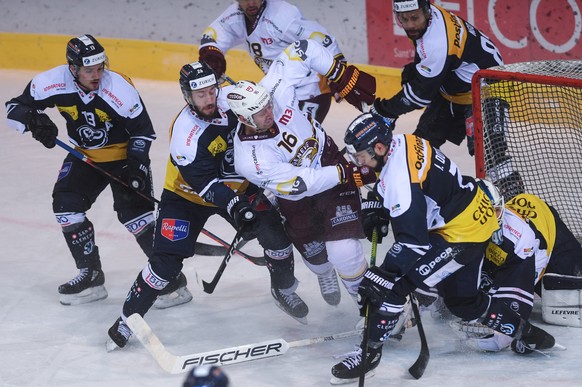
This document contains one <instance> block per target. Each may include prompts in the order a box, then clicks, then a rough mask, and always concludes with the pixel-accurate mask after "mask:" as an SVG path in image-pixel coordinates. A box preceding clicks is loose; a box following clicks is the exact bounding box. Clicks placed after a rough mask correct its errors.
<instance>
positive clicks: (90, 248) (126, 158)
mask: <svg viewBox="0 0 582 387" xmlns="http://www.w3.org/2000/svg"><path fill="white" fill-rule="evenodd" d="M66 57H67V62H68V64H66V65H61V66H58V67H55V68H53V69H51V70H48V71H46V72H43V73H41V74H39V75H37V76H36V77H34V79H32V81H31V82H30V83H29V84H28V85H27V86H26V88H25V89H24V92H23V93H22V94H21V95H20V96H18V97H15V98H13V99H11V100H10V101H8V102H6V107H7V111H8V116H7V118H8V125H9V126H10V127H12V128H14V129H16V130H17V131H19V132H20V133H24V132H31V133H32V136H33V137H34V138H35V139H36V140H38V141H40V142H41V143H42V144H43V145H44V146H45V147H47V148H53V147H54V146H55V140H56V138H57V134H58V129H57V126H56V125H55V124H54V123H53V122H52V121H51V119H50V118H49V116H48V115H47V114H45V113H43V111H44V110H45V109H46V108H52V107H56V108H57V109H58V110H59V112H60V114H61V115H62V116H63V118H64V119H65V121H66V128H67V135H68V137H69V141H70V142H71V143H73V144H74V146H75V149H76V150H77V151H79V152H81V153H82V154H83V155H85V156H87V157H88V158H89V159H90V160H92V161H93V162H94V163H95V164H96V165H98V166H99V168H101V169H103V170H104V171H106V172H108V173H110V174H111V175H115V176H117V177H119V178H121V179H123V180H125V181H126V182H127V183H128V185H129V186H130V187H135V189H136V190H137V191H140V192H141V193H145V194H149V195H151V194H152V176H151V171H150V167H149V165H150V159H149V149H150V145H151V143H152V141H153V140H154V139H155V138H156V135H155V132H154V128H153V125H152V122H151V120H150V117H149V115H148V113H147V110H146V108H145V106H144V104H143V102H142V100H141V98H140V96H139V94H138V92H137V90H136V89H135V88H134V86H133V84H132V83H131V81H130V80H129V79H128V78H127V77H125V76H124V75H122V74H119V73H116V72H114V71H111V70H109V68H108V60H107V55H106V54H105V49H104V48H103V46H102V45H101V44H100V43H99V42H98V41H97V39H95V38H94V37H93V36H91V35H82V36H79V37H75V38H73V39H71V40H70V41H69V42H68V44H67V50H66ZM108 185H110V187H111V192H112V194H113V201H114V204H113V208H114V210H115V212H116V213H117V218H118V219H119V221H120V222H121V223H122V224H123V225H124V226H125V227H126V228H127V230H128V231H129V232H131V233H132V234H133V235H134V236H135V238H136V240H137V243H138V244H139V246H140V247H141V248H142V250H143V251H144V253H145V254H146V255H147V256H148V257H151V256H152V239H153V226H154V215H153V209H154V205H153V203H152V202H150V201H148V200H145V199H144V198H143V197H142V196H140V195H138V193H136V192H134V191H133V190H131V189H129V188H127V187H126V186H123V185H121V184H119V183H116V182H111V181H110V180H109V178H108V177H107V176H105V175H104V174H102V173H100V172H99V171H98V170H97V169H95V168H93V167H91V166H90V165H88V164H87V163H84V162H83V161H81V160H79V159H77V158H76V157H75V156H73V155H72V154H69V155H67V156H66V158H65V160H64V161H63V164H62V167H61V170H60V172H59V175H58V178H57V182H56V183H55V186H54V189H53V211H54V213H55V216H56V219H57V222H58V223H59V224H60V225H61V227H62V231H63V235H64V237H65V240H66V242H67V245H68V247H69V249H70V251H71V254H72V255H73V258H74V260H75V264H76V266H77V268H78V269H79V274H78V275H77V276H76V277H75V278H73V279H71V280H70V281H68V282H66V283H64V284H62V285H61V286H59V289H58V291H59V293H60V302H61V303H62V304H63V305H72V304H81V303H87V302H91V301H97V300H100V299H104V298H106V297H107V291H106V289H105V287H104V282H105V276H104V273H103V271H102V268H101V260H100V256H99V249H98V247H97V244H96V240H95V230H94V228H93V224H92V223H91V221H90V220H89V219H88V217H87V216H86V213H87V211H88V210H89V209H90V208H91V206H92V205H93V203H94V202H95V200H96V199H97V197H98V196H99V195H100V194H101V192H102V191H103V190H104V189H105V188H107V186H108ZM182 279H183V280H184V279H185V278H182ZM180 286H185V285H184V284H183V283H182V285H180Z"/></svg>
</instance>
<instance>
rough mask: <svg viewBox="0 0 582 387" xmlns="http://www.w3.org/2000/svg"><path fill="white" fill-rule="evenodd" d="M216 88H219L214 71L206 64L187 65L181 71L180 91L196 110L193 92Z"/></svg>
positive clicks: (194, 63)
mask: <svg viewBox="0 0 582 387" xmlns="http://www.w3.org/2000/svg"><path fill="white" fill-rule="evenodd" d="M210 86H215V87H217V88H218V80H217V79H216V74H215V73H214V71H213V70H212V69H211V68H210V66H208V65H207V64H206V63H204V62H192V63H189V64H185V65H184V66H182V68H181V69H180V89H182V95H184V99H185V100H186V102H187V103H188V105H190V107H191V108H192V109H194V110H195V106H194V103H193V102H192V93H191V92H192V91H194V90H200V89H204V88H206V87H210Z"/></svg>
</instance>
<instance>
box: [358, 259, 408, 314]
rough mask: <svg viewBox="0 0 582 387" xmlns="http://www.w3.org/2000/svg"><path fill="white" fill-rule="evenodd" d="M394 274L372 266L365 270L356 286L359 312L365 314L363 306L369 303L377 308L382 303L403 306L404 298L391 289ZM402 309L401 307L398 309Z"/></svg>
mask: <svg viewBox="0 0 582 387" xmlns="http://www.w3.org/2000/svg"><path fill="white" fill-rule="evenodd" d="M395 282H396V276H395V275H394V274H392V273H388V272H387V271H384V270H382V269H381V268H379V267H377V266H374V267H371V268H369V269H368V270H366V272H365V273H364V278H362V282H360V286H359V287H358V305H359V306H360V313H363V314H362V315H364V314H365V309H366V308H365V307H366V305H367V304H370V306H372V307H373V308H375V309H379V308H380V307H381V306H382V305H383V304H384V303H389V304H394V305H400V307H403V306H404V304H405V303H406V298H404V297H401V296H398V295H397V294H396V293H394V292H393V291H392V287H394V283H395ZM400 310H402V309H400Z"/></svg>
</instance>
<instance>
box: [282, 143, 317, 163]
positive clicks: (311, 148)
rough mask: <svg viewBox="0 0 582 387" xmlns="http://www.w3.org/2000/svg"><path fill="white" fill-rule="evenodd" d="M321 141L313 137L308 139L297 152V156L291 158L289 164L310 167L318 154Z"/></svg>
mask: <svg viewBox="0 0 582 387" xmlns="http://www.w3.org/2000/svg"><path fill="white" fill-rule="evenodd" d="M318 149H319V142H318V141H317V140H316V139H315V138H313V137H311V138H308V139H306V140H305V141H304V142H303V144H302V145H301V146H300V147H299V148H298V149H297V152H295V156H293V158H291V159H290V160H289V164H291V165H294V166H296V167H310V166H311V164H313V160H314V159H315V157H316V156H317V150H318Z"/></svg>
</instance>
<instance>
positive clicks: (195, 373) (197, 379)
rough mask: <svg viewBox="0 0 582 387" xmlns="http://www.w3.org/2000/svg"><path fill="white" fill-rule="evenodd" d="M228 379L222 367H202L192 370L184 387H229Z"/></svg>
mask: <svg viewBox="0 0 582 387" xmlns="http://www.w3.org/2000/svg"><path fill="white" fill-rule="evenodd" d="M228 386H229V383H228V377H227V376H226V374H225V373H224V372H223V371H222V369H221V368H220V367H216V366H209V365H201V366H198V367H194V368H192V370H191V371H190V372H189V373H188V375H187V376H186V380H184V384H182V387H228Z"/></svg>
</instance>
